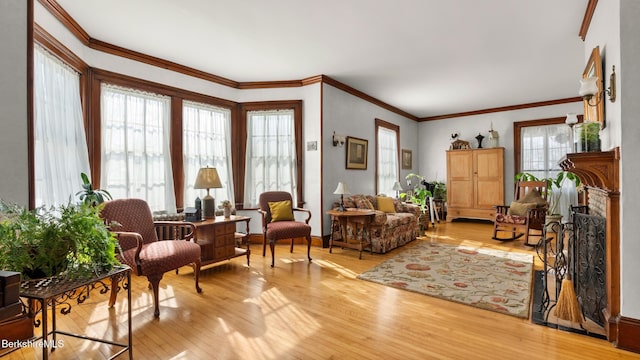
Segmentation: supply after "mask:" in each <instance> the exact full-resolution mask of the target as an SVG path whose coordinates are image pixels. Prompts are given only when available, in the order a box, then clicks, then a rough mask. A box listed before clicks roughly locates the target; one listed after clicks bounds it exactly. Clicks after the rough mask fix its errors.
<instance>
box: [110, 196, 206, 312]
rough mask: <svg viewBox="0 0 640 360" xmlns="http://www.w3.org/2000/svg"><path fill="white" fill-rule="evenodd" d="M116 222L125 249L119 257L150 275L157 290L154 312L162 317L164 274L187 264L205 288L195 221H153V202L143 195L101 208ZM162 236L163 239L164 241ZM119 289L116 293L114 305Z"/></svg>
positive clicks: (111, 300) (114, 228) (112, 300)
mask: <svg viewBox="0 0 640 360" xmlns="http://www.w3.org/2000/svg"><path fill="white" fill-rule="evenodd" d="M101 215H102V217H103V218H104V219H105V221H106V222H107V223H112V224H117V225H113V226H112V227H113V229H112V230H113V231H114V232H115V233H116V236H117V237H118V242H119V243H120V247H121V248H122V253H121V254H119V255H118V260H120V261H121V262H122V263H124V264H127V265H129V266H130V267H131V269H132V270H133V272H134V274H136V275H138V276H146V277H147V278H148V279H149V284H150V285H151V289H152V290H153V303H154V310H153V316H154V317H156V318H157V317H160V304H159V299H158V290H159V287H160V280H161V279H162V275H163V274H164V273H166V272H167V271H171V270H177V269H179V268H181V267H183V266H185V265H189V266H191V267H192V268H193V272H194V277H195V287H196V291H197V292H202V289H201V288H200V285H199V284H198V280H199V278H200V264H201V263H200V246H198V244H196V243H193V242H191V241H190V240H191V239H192V238H193V235H194V233H195V225H194V224H192V223H189V222H182V221H153V217H152V215H151V209H149V205H148V204H147V203H146V202H145V201H144V200H142V199H116V200H111V201H107V202H105V204H104V208H103V209H102V212H101ZM161 240H162V241H161ZM116 295H117V293H115V294H114V293H112V297H111V299H110V300H109V305H110V306H113V304H115V301H116Z"/></svg>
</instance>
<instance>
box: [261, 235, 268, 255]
mask: <svg viewBox="0 0 640 360" xmlns="http://www.w3.org/2000/svg"><path fill="white" fill-rule="evenodd" d="M265 255H267V236H266V235H265V234H262V256H265Z"/></svg>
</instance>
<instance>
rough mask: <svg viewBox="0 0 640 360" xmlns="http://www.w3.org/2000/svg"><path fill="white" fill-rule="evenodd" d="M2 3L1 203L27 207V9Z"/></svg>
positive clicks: (16, 1) (19, 0)
mask: <svg viewBox="0 0 640 360" xmlns="http://www.w3.org/2000/svg"><path fill="white" fill-rule="evenodd" d="M28 3H29V1H24V0H2V1H0V48H1V49H2V55H1V56H0V109H1V110H0V127H1V128H2V131H0V168H2V169H4V171H3V174H2V175H0V199H3V200H5V201H8V202H13V203H18V204H20V205H22V206H27V205H28V203H29V186H28V183H29V182H28V179H29V167H28V166H29V161H28V153H27V152H28V146H27V145H28V143H27V140H28V133H27V48H28V43H27V40H28V39H27V29H28V27H27V26H28V24H27V5H28Z"/></svg>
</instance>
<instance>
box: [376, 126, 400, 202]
mask: <svg viewBox="0 0 640 360" xmlns="http://www.w3.org/2000/svg"><path fill="white" fill-rule="evenodd" d="M377 150H378V164H377V165H378V194H385V195H387V196H394V195H395V191H394V190H393V184H394V183H395V182H396V181H398V141H397V134H396V132H395V131H394V130H391V129H388V128H385V127H382V126H379V127H378V149H377Z"/></svg>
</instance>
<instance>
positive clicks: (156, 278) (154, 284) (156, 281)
mask: <svg viewBox="0 0 640 360" xmlns="http://www.w3.org/2000/svg"><path fill="white" fill-rule="evenodd" d="M162 275H163V274H159V275H147V279H149V284H150V285H151V290H153V317H156V318H159V317H160V304H159V301H158V292H159V288H160V280H161V279H162Z"/></svg>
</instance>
